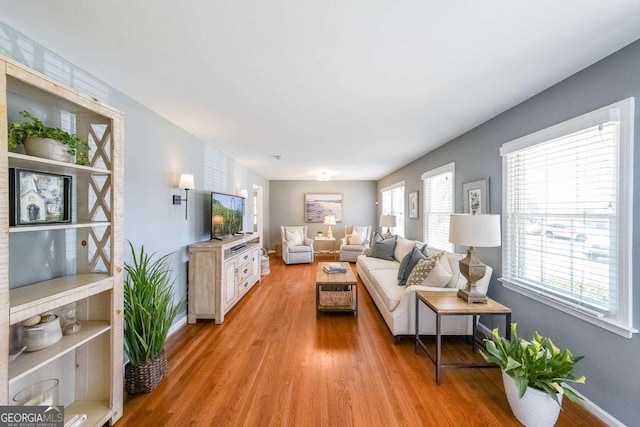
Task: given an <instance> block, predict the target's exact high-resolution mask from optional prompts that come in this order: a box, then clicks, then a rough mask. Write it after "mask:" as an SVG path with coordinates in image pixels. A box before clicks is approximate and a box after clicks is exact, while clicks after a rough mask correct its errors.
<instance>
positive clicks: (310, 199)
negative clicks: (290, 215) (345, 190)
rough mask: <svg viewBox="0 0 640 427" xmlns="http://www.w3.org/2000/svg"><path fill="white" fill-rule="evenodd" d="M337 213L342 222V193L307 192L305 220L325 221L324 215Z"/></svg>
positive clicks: (337, 220) (305, 197)
mask: <svg viewBox="0 0 640 427" xmlns="http://www.w3.org/2000/svg"><path fill="white" fill-rule="evenodd" d="M328 215H335V216H336V222H342V194H339V193H334V194H305V195H304V222H319V223H322V222H324V217H325V216H328Z"/></svg>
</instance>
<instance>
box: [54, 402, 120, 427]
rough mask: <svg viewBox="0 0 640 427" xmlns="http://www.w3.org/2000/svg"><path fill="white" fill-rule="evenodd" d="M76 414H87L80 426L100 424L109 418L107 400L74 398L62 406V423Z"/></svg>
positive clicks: (109, 409) (109, 410) (109, 411)
mask: <svg viewBox="0 0 640 427" xmlns="http://www.w3.org/2000/svg"><path fill="white" fill-rule="evenodd" d="M76 414H87V419H86V421H85V422H83V423H82V424H81V426H101V425H103V424H104V423H105V422H107V421H108V420H109V418H111V415H112V414H111V408H109V402H107V401H101V400H76V401H75V402H73V403H72V404H71V405H67V406H65V407H64V423H65V424H66V423H67V422H68V421H69V420H70V419H71V417H73V416H74V415H76Z"/></svg>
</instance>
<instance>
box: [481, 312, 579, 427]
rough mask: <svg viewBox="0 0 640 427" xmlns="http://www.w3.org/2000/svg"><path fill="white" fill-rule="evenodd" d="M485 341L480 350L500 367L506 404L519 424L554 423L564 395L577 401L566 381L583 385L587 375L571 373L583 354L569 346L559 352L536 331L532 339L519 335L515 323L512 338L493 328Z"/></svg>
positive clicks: (546, 424)
mask: <svg viewBox="0 0 640 427" xmlns="http://www.w3.org/2000/svg"><path fill="white" fill-rule="evenodd" d="M485 342H486V352H485V351H482V350H480V353H481V354H482V357H484V359H485V360H486V361H487V362H488V363H495V364H496V365H498V366H499V367H500V369H502V382H503V384H504V389H505V393H506V395H507V400H508V401H509V406H510V407H511V410H512V411H513V414H514V415H515V416H516V418H517V419H518V421H520V422H521V423H522V424H524V425H526V426H527V427H532V426H539V427H543V426H553V425H555V423H556V420H557V419H558V415H560V406H561V405H562V396H563V395H564V396H567V398H569V399H570V400H573V401H574V402H576V401H579V400H580V397H579V396H578V395H577V394H575V393H574V392H573V390H571V389H570V388H567V387H566V385H565V383H568V382H573V383H580V384H584V382H585V379H586V378H585V377H584V376H581V377H579V378H578V377H576V376H575V375H574V372H573V371H574V368H575V365H576V363H578V362H579V361H580V360H581V359H582V358H583V357H584V356H574V355H573V354H571V351H569V350H568V349H565V350H564V351H562V352H561V351H560V349H559V348H558V347H556V346H555V345H554V344H553V342H551V340H550V339H549V338H546V337H543V336H541V335H540V334H538V333H537V332H536V333H534V334H533V338H532V340H531V341H526V340H524V339H522V338H519V337H518V334H517V332H516V323H512V324H511V340H508V339H506V338H503V337H501V336H500V335H499V334H498V329H497V328H496V329H494V330H493V333H492V335H491V339H490V340H485Z"/></svg>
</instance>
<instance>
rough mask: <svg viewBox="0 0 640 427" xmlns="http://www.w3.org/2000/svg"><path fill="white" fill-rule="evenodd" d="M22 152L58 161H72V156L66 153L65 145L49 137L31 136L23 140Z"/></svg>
mask: <svg viewBox="0 0 640 427" xmlns="http://www.w3.org/2000/svg"><path fill="white" fill-rule="evenodd" d="M24 152H25V153H27V154H28V155H30V156H36V157H42V158H44V159H49V160H57V161H59V162H65V163H73V162H74V156H72V155H71V154H69V153H67V146H66V145H64V144H63V143H62V142H60V141H56V140H55V139H50V138H39V137H35V136H31V137H29V138H26V139H25V140H24Z"/></svg>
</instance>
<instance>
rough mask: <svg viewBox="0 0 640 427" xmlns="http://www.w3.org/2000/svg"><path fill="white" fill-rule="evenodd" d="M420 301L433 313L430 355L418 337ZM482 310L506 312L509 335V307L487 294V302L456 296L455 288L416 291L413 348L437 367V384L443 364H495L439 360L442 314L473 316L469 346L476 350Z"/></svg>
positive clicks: (475, 365) (491, 313) (503, 313)
mask: <svg viewBox="0 0 640 427" xmlns="http://www.w3.org/2000/svg"><path fill="white" fill-rule="evenodd" d="M420 302H422V303H423V304H425V305H426V306H427V307H429V308H430V309H431V310H432V311H433V312H434V313H435V314H436V354H435V355H432V354H431V353H430V352H429V350H428V349H427V346H426V345H425V344H424V343H423V342H422V340H421V339H420V329H419V325H420V310H419V308H420V307H419V305H420ZM481 314H488V315H502V316H505V325H506V335H507V339H511V309H510V308H509V307H507V306H504V305H502V304H500V303H499V302H497V301H494V300H492V299H491V298H487V303H486V304H469V303H467V302H465V301H463V300H461V299H460V298H458V297H457V295H456V291H452V292H428V291H416V342H415V351H416V353H418V351H419V350H418V348H419V347H421V348H422V349H423V350H424V352H425V353H426V354H427V356H428V357H429V359H431V361H432V362H433V363H434V364H435V367H436V383H437V384H440V379H441V378H442V375H441V370H442V369H444V368H492V367H493V368H494V367H496V365H493V364H489V363H478V362H447V363H443V362H442V317H443V316H460V315H468V316H473V333H474V336H473V338H472V340H471V341H472V344H471V346H472V347H471V348H472V351H473V352H474V353H475V351H476V338H475V328H476V324H477V320H478V316H480V315H481Z"/></svg>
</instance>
